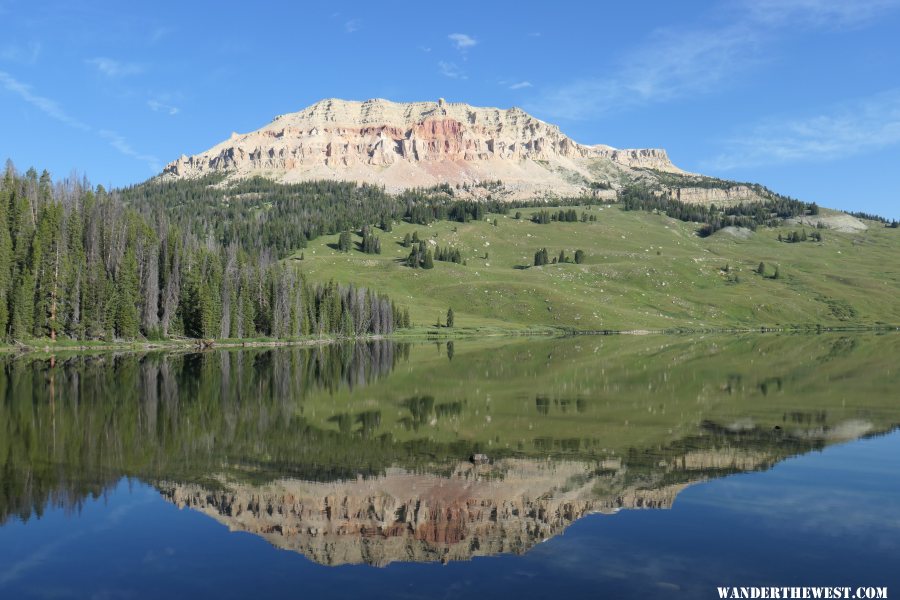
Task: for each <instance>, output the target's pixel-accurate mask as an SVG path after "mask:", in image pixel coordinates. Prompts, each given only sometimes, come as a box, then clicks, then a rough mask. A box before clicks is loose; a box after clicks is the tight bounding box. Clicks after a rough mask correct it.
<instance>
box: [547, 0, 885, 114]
mask: <svg viewBox="0 0 900 600" xmlns="http://www.w3.org/2000/svg"><path fill="white" fill-rule="evenodd" d="M898 7H900V0H859V1H858V2H852V3H846V2H840V1H836V0H738V1H737V2H735V3H733V4H732V5H731V9H730V12H729V13H728V15H727V16H728V19H727V22H728V23H732V24H730V25H722V23H721V22H710V23H709V24H708V25H706V26H703V27H699V28H694V29H692V30H686V29H685V28H683V27H679V28H675V27H673V28H669V29H662V30H657V31H655V32H653V33H652V34H651V35H650V36H649V37H647V38H646V39H645V40H644V43H643V44H642V45H640V46H638V47H636V48H634V49H632V50H631V51H630V52H628V53H627V54H626V56H627V58H625V59H624V60H622V61H621V62H620V63H619V64H618V65H617V66H615V67H614V68H613V70H612V73H611V74H610V75H608V76H603V77H584V78H582V79H579V80H576V81H571V82H569V83H565V84H563V85H561V86H559V87H557V88H555V89H552V90H548V91H545V92H544V93H543V94H542V95H541V96H540V97H539V98H538V99H537V100H535V101H534V102H533V103H532V105H531V106H530V108H531V109H532V110H535V111H537V112H541V113H544V114H546V115H550V116H554V117H559V118H568V119H583V118H588V117H596V116H599V115H603V114H607V113H609V112H613V111H618V110H622V109H625V108H630V107H634V106H641V105H646V104H651V103H659V102H667V101H671V100H675V99H678V98H685V97H693V96H697V95H701V94H707V93H710V92H714V91H716V90H718V89H721V88H722V86H725V85H728V84H729V82H730V81H733V80H735V79H737V78H739V77H740V76H741V75H742V74H743V73H745V72H746V71H747V70H748V69H750V68H752V67H753V66H755V65H757V64H760V63H762V62H765V61H767V60H768V59H769V55H768V53H767V49H768V47H769V46H770V45H772V43H773V42H774V41H776V40H778V39H780V37H784V36H785V35H790V34H793V33H794V32H795V31H796V29H797V28H811V29H832V30H833V29H841V28H846V27H855V26H859V25H863V24H865V23H868V22H870V21H872V20H873V19H875V18H876V17H878V16H880V15H882V14H884V13H886V12H888V11H891V10H895V9H897V8H898ZM720 17H721V15H720Z"/></svg>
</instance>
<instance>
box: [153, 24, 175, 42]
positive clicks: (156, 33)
mask: <svg viewBox="0 0 900 600" xmlns="http://www.w3.org/2000/svg"><path fill="white" fill-rule="evenodd" d="M173 31H175V30H174V29H172V28H171V27H157V28H156V29H154V30H153V31H151V32H150V40H149V41H150V43H151V44H155V43H156V42H158V41H160V40H161V39H163V38H164V37H166V36H167V35H169V34H170V33H172V32H173Z"/></svg>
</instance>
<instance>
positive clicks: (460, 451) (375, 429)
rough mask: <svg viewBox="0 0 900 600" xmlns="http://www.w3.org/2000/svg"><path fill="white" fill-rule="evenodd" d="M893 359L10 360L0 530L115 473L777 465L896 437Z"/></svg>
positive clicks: (714, 352)
mask: <svg viewBox="0 0 900 600" xmlns="http://www.w3.org/2000/svg"><path fill="white" fill-rule="evenodd" d="M366 348H368V349H366ZM372 348H374V349H372ZM898 356H900V336H897V335H893V334H889V335H881V336H877V335H869V334H867V335H853V336H843V337H842V336H838V335H821V336H799V335H798V336H774V335H769V336H733V337H727V336H707V337H702V338H687V337H635V336H614V337H578V338H571V339H564V340H543V339H542V340H535V339H527V340H520V341H512V342H510V341H509V340H505V341H504V340H493V341H488V342H456V343H455V344H454V352H453V359H452V360H448V356H447V346H446V345H443V344H442V345H440V346H437V345H434V344H431V345H419V346H413V347H412V349H411V350H410V351H409V355H408V359H407V358H406V351H405V350H401V349H394V347H393V346H391V345H390V344H386V343H385V344H374V345H371V347H370V346H365V347H363V346H356V347H354V346H346V347H338V346H334V347H328V348H320V349H314V350H310V349H300V348H288V349H279V350H249V351H217V352H208V353H204V354H201V355H197V354H194V355H186V356H179V355H169V354H156V355H148V356H145V357H143V358H142V357H139V356H137V355H122V356H111V355H103V356H98V357H84V356H78V357H74V358H72V359H70V360H67V361H62V360H60V361H58V362H57V363H56V366H55V367H54V368H52V369H47V366H46V363H45V362H42V361H39V360H35V359H32V358H21V359H9V360H7V361H5V363H4V370H3V371H2V372H0V481H2V486H0V521H2V520H3V516H4V515H7V514H9V513H10V512H12V511H22V513H23V514H27V513H28V512H30V510H31V509H32V508H33V507H40V506H42V505H43V503H44V502H45V501H46V500H47V498H50V497H52V496H53V495H54V494H57V495H59V496H60V497H71V498H76V499H77V498H79V497H82V496H83V495H85V494H87V493H93V492H94V491H96V490H97V489H99V487H98V486H102V483H103V482H105V481H110V480H114V479H115V478H117V477H118V476H121V475H122V474H128V475H134V476H139V477H145V478H150V479H169V480H181V481H194V482H198V481H202V480H203V479H204V478H206V477H207V476H208V475H209V474H210V473H218V472H223V471H224V472H228V473H230V474H232V475H233V476H236V477H240V478H242V479H249V480H253V481H265V480H270V479H272V478H274V477H278V476H291V475H292V476H296V477H302V478H310V479H333V478H336V477H352V476H354V475H355V474H356V473H360V472H362V473H377V472H380V471H382V470H383V469H385V468H386V467H388V466H391V465H397V464H399V465H404V466H408V467H418V468H426V467H427V468H428V469H429V470H432V471H433V470H435V469H440V468H442V467H443V466H446V465H448V464H453V463H455V462H457V461H459V460H464V459H466V458H467V457H468V455H469V454H470V453H471V452H473V451H479V450H481V451H485V452H487V453H488V454H490V455H491V456H492V457H495V458H496V457H500V456H507V455H518V456H525V457H547V456H557V457H559V456H565V457H570V458H578V459H585V460H593V459H607V458H613V459H620V460H621V461H623V462H624V463H625V464H626V466H628V468H630V469H631V473H632V476H634V477H638V478H639V479H640V480H641V481H650V480H658V477H656V475H654V473H656V474H657V475H658V473H659V470H660V469H662V470H663V471H666V469H668V467H666V468H661V467H660V463H662V462H665V463H666V464H672V463H673V461H675V460H676V459H678V457H681V456H684V455H685V454H686V453H688V452H690V451H692V450H721V449H723V448H726V449H727V448H737V449H738V450H747V451H752V452H755V453H757V454H758V455H762V456H763V457H764V459H765V460H769V459H770V460H777V459H779V458H782V457H784V456H788V455H791V454H795V453H797V452H801V451H804V450H806V449H810V448H816V447H820V446H821V445H822V444H824V443H826V441H827V440H826V439H825V438H827V436H828V433H829V432H830V431H833V428H834V426H836V425H838V424H841V423H845V422H847V421H849V420H853V419H856V420H860V421H864V422H868V423H871V424H872V426H873V429H872V431H876V432H877V431H885V430H887V429H889V428H890V427H891V426H893V425H895V424H897V423H900V406H898V405H897V404H896V402H895V401H894V400H893V398H894V397H895V395H896V393H895V392H896V388H897V385H898V383H900V382H898V377H900V376H898V372H897V370H896V362H897V357H898ZM360 357H364V358H366V360H363V359H362V358H360ZM360 360H363V362H360ZM392 364H394V365H395V367H394V370H393V372H391V373H390V374H388V371H389V370H390V365H392ZM352 365H356V366H355V367H353V366H352ZM375 365H377V366H375ZM351 384H352V388H351V387H350V386H351ZM776 426H778V427H780V428H782V429H781V432H779V433H776V432H775V429H774V428H775V427H776ZM724 470H725V471H728V468H727V467H726V468H724ZM714 471H722V469H721V468H715V469H713V470H712V471H710V472H714ZM698 472H699V473H705V471H697V470H693V471H692V472H691V473H690V474H688V475H690V476H696V475H697V474H698ZM666 476H667V477H669V479H668V480H667V481H680V480H681V479H683V478H684V477H686V476H687V475H685V474H682V475H680V476H674V475H672V474H671V473H670V474H669V475H666Z"/></svg>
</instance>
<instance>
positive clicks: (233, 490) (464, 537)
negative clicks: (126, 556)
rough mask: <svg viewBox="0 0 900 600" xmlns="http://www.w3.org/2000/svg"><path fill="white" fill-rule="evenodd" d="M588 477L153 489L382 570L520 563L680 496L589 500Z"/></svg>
mask: <svg viewBox="0 0 900 600" xmlns="http://www.w3.org/2000/svg"><path fill="white" fill-rule="evenodd" d="M607 467H613V468H615V467H616V465H607ZM602 468H603V467H602V466H601V469H602ZM594 469H596V465H593V466H591V465H587V464H583V463H577V462H561V463H559V462H548V461H539V460H506V461H500V462H499V463H498V464H493V465H478V466H476V465H472V464H471V463H460V464H459V465H457V466H456V467H455V468H454V469H453V471H452V473H451V474H450V475H449V476H446V475H445V476H440V475H430V474H421V473H412V472H408V471H405V470H400V469H397V470H393V471H391V472H388V473H386V474H385V475H384V476H381V477H377V478H370V479H362V478H360V479H357V480H351V481H338V482H331V483H313V482H303V481H296V480H278V481H274V482H272V483H269V484H267V485H264V486H260V487H255V486H250V485H245V484H231V483H226V482H223V487H222V489H219V490H211V489H208V488H205V487H202V486H199V485H194V484H185V485H180V484H175V483H165V482H164V483H160V484H158V488H159V490H160V492H161V493H162V495H163V496H164V497H165V498H166V499H168V500H169V501H171V502H173V503H174V504H176V505H178V506H179V507H188V508H191V509H193V510H198V511H201V512H203V513H205V514H207V515H209V516H210V517H212V518H215V519H216V520H218V521H220V522H221V523H223V524H225V525H227V526H228V527H229V528H230V529H232V530H235V531H246V532H250V533H253V534H256V535H259V536H261V537H263V538H265V539H266V540H268V541H269V542H270V543H272V544H273V545H275V546H277V547H279V548H284V549H288V550H293V551H296V552H300V553H302V554H304V555H305V556H307V557H309V558H310V559H311V560H314V561H316V562H318V563H321V564H326V565H340V564H356V563H366V564H371V565H386V564H389V563H391V562H394V561H416V562H428V561H449V560H466V559H470V558H472V557H474V556H486V555H493V554H499V553H515V554H520V553H523V552H525V551H527V550H528V549H530V548H531V547H533V546H534V545H535V544H537V543H539V542H540V541H542V540H546V539H548V538H550V537H553V536H555V535H557V534H559V533H561V532H562V531H563V530H564V529H565V528H566V527H568V525H569V524H571V523H572V522H574V521H575V520H577V519H579V518H581V517H583V516H584V515H586V514H589V513H595V512H605V513H612V512H615V511H617V510H619V509H623V508H669V507H671V506H672V503H673V502H674V500H675V496H676V494H677V493H678V492H679V491H681V489H683V488H684V487H685V484H679V485H667V486H661V487H658V488H655V489H639V488H637V487H635V486H633V485H626V484H623V483H622V482H621V481H620V480H619V479H617V478H616V477H613V476H609V477H607V478H606V479H605V480H604V481H603V483H602V487H603V488H604V490H605V491H603V492H598V491H597V489H595V487H596V486H597V485H598V482H599V480H598V478H597V475H596V471H595V470H594Z"/></svg>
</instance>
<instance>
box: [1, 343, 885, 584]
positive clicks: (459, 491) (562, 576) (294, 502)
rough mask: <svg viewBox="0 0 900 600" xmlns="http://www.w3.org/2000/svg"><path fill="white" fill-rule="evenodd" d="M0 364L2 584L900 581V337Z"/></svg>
mask: <svg viewBox="0 0 900 600" xmlns="http://www.w3.org/2000/svg"><path fill="white" fill-rule="evenodd" d="M0 363H2V369H0V598H98V599H106V598H192V599H194V600H196V599H197V598H206V597H213V596H214V597H216V598H218V599H223V598H258V597H275V596H278V597H282V598H301V597H302V598H317V597H334V598H472V597H499V596H504V597H506V598H547V597H557V598H604V597H611V598H656V597H660V598H717V597H718V595H717V592H716V587H717V586H761V585H779V586H781V585H784V586H853V587H856V586H879V587H887V588H888V590H889V591H890V592H891V593H893V594H900V570H898V569H897V564H898V559H897V556H898V551H900V432H898V431H897V426H898V425H900V393H898V389H900V335H897V334H884V335H876V334H870V333H865V334H847V335H838V334H823V335H747V336H693V337H680V336H646V337H637V336H609V337H587V336H585V337H576V338H567V339H505V340H491V341H457V342H455V343H454V342H442V343H417V344H404V343H394V342H387V341H379V342H374V343H358V344H354V345H346V346H341V345H333V346H323V347H317V348H312V349H310V348H278V349H245V350H212V351H207V352H204V353H192V354H179V353H171V352H167V353H148V354H109V353H104V354H96V355H68V356H67V355H62V354H60V355H56V356H53V357H50V356H35V355H25V356H17V357H16V356H7V357H4V358H0ZM475 455H484V456H485V457H486V460H472V458H473V457H474V456H475Z"/></svg>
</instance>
